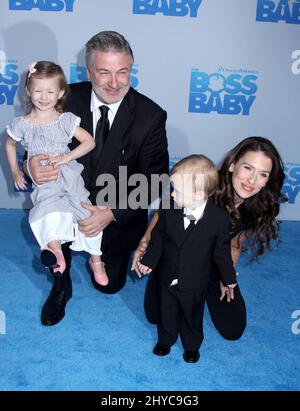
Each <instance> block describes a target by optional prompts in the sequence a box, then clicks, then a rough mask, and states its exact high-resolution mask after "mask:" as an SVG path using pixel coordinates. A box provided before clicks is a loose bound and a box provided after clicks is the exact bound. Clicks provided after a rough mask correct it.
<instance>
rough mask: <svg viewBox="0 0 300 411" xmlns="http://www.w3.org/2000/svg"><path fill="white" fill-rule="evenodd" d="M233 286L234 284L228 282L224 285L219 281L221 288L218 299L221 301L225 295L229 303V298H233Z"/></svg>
mask: <svg viewBox="0 0 300 411" xmlns="http://www.w3.org/2000/svg"><path fill="white" fill-rule="evenodd" d="M235 286H236V284H228V285H227V286H226V287H225V286H224V285H223V283H222V282H221V281H220V290H221V296H220V300H221V301H222V300H223V298H224V297H225V295H226V300H227V302H228V303H230V301H231V300H234V287H235Z"/></svg>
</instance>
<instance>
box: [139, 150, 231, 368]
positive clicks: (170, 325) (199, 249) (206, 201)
mask: <svg viewBox="0 0 300 411" xmlns="http://www.w3.org/2000/svg"><path fill="white" fill-rule="evenodd" d="M171 184H172V186H173V192H172V194H171V197H172V200H171V203H170V205H171V207H169V209H166V208H164V207H161V209H160V218H159V220H158V223H157V224H156V226H155V228H154V230H153V233H152V238H151V242H150V244H149V248H148V251H147V252H146V254H145V255H144V256H143V257H142V259H141V262H140V263H139V266H138V267H139V271H140V273H141V274H144V275H146V274H149V273H150V272H151V271H152V270H157V272H156V274H157V277H158V281H159V307H160V320H159V322H158V324H157V332H158V342H157V344H156V346H155V347H154V350H153V353H154V354H156V355H160V356H163V355H167V354H169V352H170V347H171V346H172V345H173V344H174V343H175V342H176V340H177V337H178V334H179V335H180V337H181V340H182V344H183V348H184V350H185V351H184V354H183V358H184V360H185V361H186V362H189V363H195V362H197V361H198V360H199V358H200V354H199V348H200V345H201V343H202V341H203V311H204V301H205V290H206V286H207V283H208V280H209V277H210V274H211V266H212V262H213V261H214V262H215V263H216V265H217V267H218V269H219V271H220V275H221V279H222V282H223V284H224V285H226V286H227V287H229V288H234V287H235V286H236V272H235V270H234V268H233V263H232V259H231V252H230V239H229V214H227V212H226V211H224V210H223V209H221V208H219V207H217V206H216V205H215V204H214V203H213V201H212V200H211V199H210V198H209V197H211V196H212V194H213V193H214V191H215V189H216V187H217V184H218V172H217V169H216V168H215V166H214V164H213V163H212V161H211V160H209V159H208V158H207V157H205V156H203V155H191V156H189V157H186V158H184V159H182V160H181V161H179V162H178V163H177V164H176V165H175V166H174V167H173V170H172V172H171Z"/></svg>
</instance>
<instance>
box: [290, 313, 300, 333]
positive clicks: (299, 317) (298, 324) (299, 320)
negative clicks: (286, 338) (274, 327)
mask: <svg viewBox="0 0 300 411" xmlns="http://www.w3.org/2000/svg"><path fill="white" fill-rule="evenodd" d="M292 318H293V319H296V321H294V322H293V323H292V333H293V334H295V335H298V334H300V310H295V311H293V312H292Z"/></svg>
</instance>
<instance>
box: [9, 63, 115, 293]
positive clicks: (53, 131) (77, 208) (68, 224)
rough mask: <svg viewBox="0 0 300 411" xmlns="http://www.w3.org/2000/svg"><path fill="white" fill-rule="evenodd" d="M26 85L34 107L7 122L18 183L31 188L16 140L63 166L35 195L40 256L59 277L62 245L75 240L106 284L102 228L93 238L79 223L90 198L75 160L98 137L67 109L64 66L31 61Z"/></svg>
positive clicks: (98, 279)
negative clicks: (72, 146)
mask: <svg viewBox="0 0 300 411" xmlns="http://www.w3.org/2000/svg"><path fill="white" fill-rule="evenodd" d="M25 86H26V92H27V95H28V102H29V105H30V108H31V111H30V113H29V114H28V115H26V116H25V117H17V118H15V119H14V120H13V121H12V123H11V124H9V125H8V126H7V133H8V137H7V140H6V152H7V158H8V162H9V166H10V169H11V172H12V176H13V179H14V184H15V187H16V188H18V189H25V188H26V182H25V179H24V174H23V172H22V171H21V170H20V169H19V167H18V163H17V156H16V143H17V142H20V143H21V144H22V146H23V147H24V148H25V150H27V152H28V158H31V157H32V156H35V155H38V154H44V155H46V156H48V160H44V161H45V162H46V163H47V164H50V165H52V167H53V168H59V177H58V179H57V181H54V182H48V183H45V184H42V185H37V184H36V187H35V189H34V191H33V193H32V195H31V198H32V202H33V208H32V209H31V210H30V213H29V223H30V226H31V229H32V231H33V233H34V235H35V237H36V239H37V241H38V243H39V245H40V247H41V250H42V252H41V261H42V263H43V264H44V265H45V266H47V267H52V268H53V274H54V275H55V276H61V275H62V274H63V272H64V270H65V268H66V262H65V259H64V256H63V253H62V249H61V245H62V243H64V242H69V241H71V242H72V245H71V249H72V250H75V251H87V252H88V253H89V254H90V259H89V265H90V268H91V270H92V272H93V274H94V277H95V281H96V282H97V283H99V284H101V285H107V284H108V277H107V275H106V272H105V269H104V264H103V263H102V261H101V258H100V255H101V251H100V246H101V238H102V232H101V233H100V234H98V235H97V236H95V237H89V238H88V237H86V236H85V235H84V234H82V233H81V232H80V231H79V230H78V226H77V220H79V219H84V218H87V217H89V212H88V210H85V209H84V208H82V207H81V205H80V203H81V202H82V201H83V202H89V200H88V196H89V192H88V191H87V190H86V189H85V188H84V182H83V179H82V177H81V172H82V170H83V166H82V165H81V164H79V163H77V161H75V160H76V159H77V158H79V157H81V156H83V155H85V154H86V153H88V152H89V151H91V150H92V149H93V148H94V147H95V142H94V139H93V137H92V136H91V135H90V134H89V133H88V132H87V131H85V130H84V129H83V128H81V127H79V124H80V118H79V117H77V116H75V115H74V114H73V113H70V112H65V113H64V112H63V106H64V102H65V99H66V96H67V93H68V90H69V88H68V84H67V81H66V78H65V75H64V72H63V70H62V68H61V67H60V66H58V65H57V64H55V63H53V62H50V61H38V62H36V63H32V64H30V65H29V71H28V73H27V77H26V83H25ZM73 136H75V138H76V139H77V140H78V141H79V142H80V144H79V145H78V147H76V148H75V149H74V150H72V151H70V150H69V148H68V144H69V143H70V142H71V140H72V137H73ZM28 171H29V173H30V170H28Z"/></svg>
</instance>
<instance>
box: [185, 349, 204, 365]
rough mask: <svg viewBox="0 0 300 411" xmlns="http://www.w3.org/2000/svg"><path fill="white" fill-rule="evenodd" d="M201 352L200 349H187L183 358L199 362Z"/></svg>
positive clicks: (187, 360)
mask: <svg viewBox="0 0 300 411" xmlns="http://www.w3.org/2000/svg"><path fill="white" fill-rule="evenodd" d="M199 358H200V353H199V351H188V350H185V351H184V353H183V359H184V361H186V362H197V361H199Z"/></svg>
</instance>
